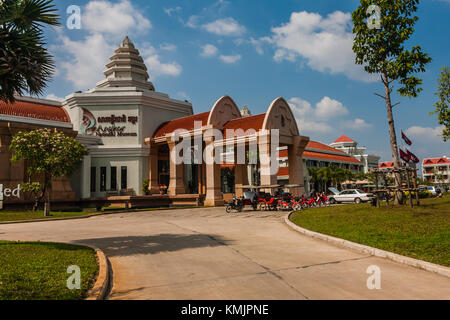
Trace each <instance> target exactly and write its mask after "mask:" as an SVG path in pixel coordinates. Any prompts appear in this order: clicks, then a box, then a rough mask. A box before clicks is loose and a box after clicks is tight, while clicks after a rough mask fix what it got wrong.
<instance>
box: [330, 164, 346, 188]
mask: <svg viewBox="0 0 450 320" xmlns="http://www.w3.org/2000/svg"><path fill="white" fill-rule="evenodd" d="M345 180H346V172H345V170H344V169H342V168H340V167H339V166H337V165H332V166H331V181H332V182H333V183H334V187H335V188H338V185H339V184H341V183H342V182H344V181H345Z"/></svg>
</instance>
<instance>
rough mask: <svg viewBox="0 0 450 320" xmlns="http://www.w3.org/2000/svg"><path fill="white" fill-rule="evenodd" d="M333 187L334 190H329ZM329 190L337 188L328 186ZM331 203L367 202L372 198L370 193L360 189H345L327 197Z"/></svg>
mask: <svg viewBox="0 0 450 320" xmlns="http://www.w3.org/2000/svg"><path fill="white" fill-rule="evenodd" d="M330 189H334V190H330ZM330 189H329V190H330V191H331V192H333V193H335V192H336V191H337V190H336V189H335V188H330ZM329 199H330V202H331V203H341V202H354V203H361V202H368V201H371V200H372V199H373V194H372V193H366V192H364V191H362V190H360V189H347V190H343V191H341V192H339V193H338V194H336V193H335V194H334V195H332V196H330V197H329Z"/></svg>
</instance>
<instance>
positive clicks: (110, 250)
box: [72, 234, 230, 257]
mask: <svg viewBox="0 0 450 320" xmlns="http://www.w3.org/2000/svg"><path fill="white" fill-rule="evenodd" d="M229 242H230V241H229V240H225V239H224V238H223V237H221V236H218V235H207V234H188V235H186V234H159V235H152V236H129V237H112V238H96V239H81V240H76V241H72V243H78V244H88V245H94V246H96V247H98V248H100V249H102V250H103V251H104V252H105V254H106V255H108V256H110V257H112V256H129V255H135V254H156V253H159V252H170V251H178V250H183V249H190V248H202V247H218V246H226V245H227V243H229Z"/></svg>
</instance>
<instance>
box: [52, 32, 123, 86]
mask: <svg viewBox="0 0 450 320" xmlns="http://www.w3.org/2000/svg"><path fill="white" fill-rule="evenodd" d="M60 40H61V42H62V43H61V45H59V46H57V47H56V48H55V49H56V50H58V51H62V52H64V53H68V54H69V55H70V56H71V59H66V58H64V59H63V60H62V59H61V60H62V61H60V67H61V68H62V70H64V74H65V79H66V80H68V81H70V82H72V83H73V84H74V85H75V86H77V88H76V89H78V90H86V89H89V88H91V87H93V86H95V84H96V83H97V82H98V81H99V80H101V79H102V72H103V70H104V69H105V64H106V62H107V61H108V57H109V56H110V55H112V53H113V52H114V49H115V48H114V46H113V45H112V44H110V43H108V41H107V40H106V39H105V37H104V36H103V35H101V34H98V33H97V34H92V35H89V36H87V37H86V38H85V39H84V40H79V41H72V40H70V39H69V38H68V37H66V36H62V35H61V37H60Z"/></svg>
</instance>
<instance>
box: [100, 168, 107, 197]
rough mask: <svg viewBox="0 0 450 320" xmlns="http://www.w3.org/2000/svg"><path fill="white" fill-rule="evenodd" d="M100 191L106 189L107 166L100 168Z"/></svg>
mask: <svg viewBox="0 0 450 320" xmlns="http://www.w3.org/2000/svg"><path fill="white" fill-rule="evenodd" d="M100 191H101V192H102V191H106V167H101V168H100Z"/></svg>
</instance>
